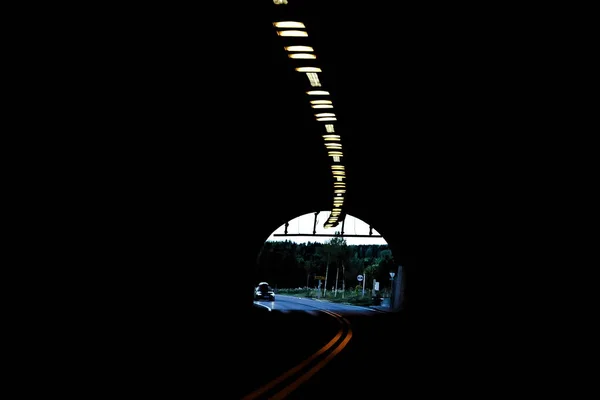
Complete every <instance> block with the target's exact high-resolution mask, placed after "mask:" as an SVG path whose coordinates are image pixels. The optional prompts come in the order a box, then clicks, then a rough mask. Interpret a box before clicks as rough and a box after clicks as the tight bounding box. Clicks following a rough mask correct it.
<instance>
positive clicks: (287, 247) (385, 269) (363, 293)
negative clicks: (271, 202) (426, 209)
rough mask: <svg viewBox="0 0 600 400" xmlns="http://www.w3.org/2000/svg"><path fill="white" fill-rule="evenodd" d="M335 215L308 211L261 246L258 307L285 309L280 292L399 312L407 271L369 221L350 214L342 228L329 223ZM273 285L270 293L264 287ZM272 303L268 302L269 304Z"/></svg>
mask: <svg viewBox="0 0 600 400" xmlns="http://www.w3.org/2000/svg"><path fill="white" fill-rule="evenodd" d="M330 214H331V212H330V211H319V212H311V213H306V214H303V215H300V216H297V217H296V218H293V219H291V220H290V221H286V222H285V223H284V224H282V225H281V226H279V227H278V228H277V229H275V230H274V231H273V232H272V233H271V235H269V237H268V238H267V239H266V241H265V242H264V244H263V246H262V247H261V249H260V251H259V253H258V255H257V258H256V268H255V272H254V275H255V278H254V282H256V283H255V288H254V290H255V292H254V302H255V306H260V307H266V308H268V309H270V310H271V309H285V307H283V306H279V303H276V302H275V299H274V297H275V293H277V294H285V295H291V296H296V297H304V298H307V299H317V300H319V301H332V302H337V303H344V304H353V305H356V306H363V307H370V306H380V307H385V308H387V309H389V310H394V311H398V310H401V308H402V300H403V289H404V284H405V282H404V280H403V269H402V266H401V265H397V264H396V262H395V260H394V255H393V252H392V250H391V249H390V247H389V244H388V242H387V241H386V240H385V238H384V237H383V236H382V235H381V234H379V232H378V231H377V230H376V229H374V227H373V226H371V225H369V224H367V223H366V222H364V221H363V220H361V219H359V218H356V217H355V216H352V215H345V216H344V217H343V219H342V222H341V223H340V224H339V225H338V226H337V227H330V228H327V227H325V226H324V225H323V222H324V221H327V220H328V218H329V216H330ZM260 283H262V284H263V286H266V284H269V286H270V290H269V292H268V293H266V292H264V291H263V290H260V288H259V284H260ZM265 302H266V303H265Z"/></svg>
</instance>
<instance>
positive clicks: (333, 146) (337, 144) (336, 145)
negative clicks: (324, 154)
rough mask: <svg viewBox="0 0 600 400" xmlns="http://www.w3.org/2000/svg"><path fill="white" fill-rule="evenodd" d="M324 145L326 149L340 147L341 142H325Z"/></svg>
mask: <svg viewBox="0 0 600 400" xmlns="http://www.w3.org/2000/svg"><path fill="white" fill-rule="evenodd" d="M325 147H327V148H328V149H341V148H342V144H341V143H325Z"/></svg>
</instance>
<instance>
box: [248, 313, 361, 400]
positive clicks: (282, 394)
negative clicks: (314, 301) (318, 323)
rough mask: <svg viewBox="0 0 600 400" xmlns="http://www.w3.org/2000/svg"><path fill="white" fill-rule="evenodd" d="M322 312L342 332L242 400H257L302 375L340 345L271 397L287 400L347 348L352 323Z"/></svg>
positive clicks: (273, 399)
mask: <svg viewBox="0 0 600 400" xmlns="http://www.w3.org/2000/svg"><path fill="white" fill-rule="evenodd" d="M320 311H321V312H324V313H326V314H328V315H331V316H333V317H334V318H336V320H337V321H338V322H339V323H340V325H342V326H341V327H340V330H339V331H338V333H337V334H336V335H335V336H334V337H333V339H331V340H330V341H329V342H328V343H327V344H326V345H325V346H323V347H321V348H320V349H319V350H318V351H317V352H316V353H314V354H313V355H311V356H310V357H308V358H307V359H305V360H304V361H302V362H301V363H300V364H298V365H296V366H295V367H293V368H291V369H289V370H288V371H287V372H285V373H283V374H282V375H280V376H279V377H277V378H275V379H273V380H272V381H271V382H269V383H267V384H266V385H264V386H262V387H261V388H259V389H257V390H255V391H254V392H252V393H250V394H248V395H246V396H244V397H243V398H242V400H253V399H256V398H257V397H258V396H260V395H262V394H264V393H265V392H267V391H269V390H271V389H273V388H274V387H275V386H276V385H278V384H280V383H281V382H283V381H284V380H286V379H288V378H289V377H291V376H293V375H294V374H300V373H301V372H302V369H303V368H306V366H307V365H308V364H310V363H311V362H312V361H314V360H315V359H317V358H318V357H320V356H322V355H323V354H324V353H325V352H326V351H327V350H329V349H330V348H331V347H332V346H334V345H335V344H336V343H338V345H337V347H336V348H335V349H334V350H332V351H331V352H330V353H329V354H328V355H327V356H326V357H324V358H322V359H321V360H320V361H319V362H318V363H317V364H316V365H315V366H313V367H312V368H310V369H309V370H308V371H306V372H304V373H303V374H302V375H300V376H298V378H296V379H295V380H294V381H293V382H292V383H290V384H289V385H287V386H285V387H283V388H282V389H281V390H280V391H279V392H277V393H276V394H275V395H274V396H272V397H270V398H269V399H272V400H281V399H283V398H285V397H286V396H288V395H289V394H290V393H292V392H293V391H294V390H296V389H297V388H298V387H299V386H300V385H301V384H302V383H304V382H306V381H307V380H308V379H310V378H311V377H312V376H313V375H314V374H316V373H317V372H318V371H319V370H320V369H321V368H323V367H324V366H325V365H326V364H327V363H328V362H329V361H331V359H333V357H335V356H336V355H337V354H338V353H339V352H340V351H342V350H343V349H344V347H346V345H347V344H348V342H349V341H350V339H351V338H352V329H351V328H350V322H349V321H348V320H347V319H346V318H344V317H342V316H341V315H339V314H336V313H333V312H330V311H327V310H320ZM344 328H347V332H346V333H345V334H344V331H345V329H344ZM342 336H344V338H343V339H342V340H341V342H339V340H340V338H342Z"/></svg>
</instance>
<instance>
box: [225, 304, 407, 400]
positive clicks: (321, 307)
mask: <svg viewBox="0 0 600 400" xmlns="http://www.w3.org/2000/svg"><path fill="white" fill-rule="evenodd" d="M255 305H256V309H257V312H256V320H255V322H256V325H255V327H256V329H254V330H252V331H251V333H250V335H249V336H247V337H246V339H248V340H251V346H250V348H252V349H253V354H254V356H252V354H250V355H249V356H248V357H247V362H243V363H237V364H236V365H237V367H239V368H241V369H239V370H237V372H236V373H235V376H236V377H238V380H237V381H238V385H237V386H236V388H235V389H236V390H235V392H234V393H228V394H226V395H225V394H224V393H222V394H223V395H225V396H226V397H227V398H240V399H244V400H254V399H267V398H269V399H283V398H289V399H292V398H293V399H301V398H329V397H330V396H331V394H333V393H335V394H337V395H340V396H345V397H348V398H356V397H357V396H358V395H359V394H362V395H365V396H369V395H374V394H375V392H374V391H376V390H384V389H385V383H386V377H387V376H391V375H390V374H389V372H390V371H389V370H388V368H390V366H393V365H394V362H393V361H392V362H391V363H390V357H395V356H396V355H397V354H398V349H399V348H400V347H401V346H402V339H401V337H402V335H401V329H400V328H401V324H400V323H399V316H398V315H397V314H396V313H393V314H389V313H383V312H381V311H377V310H374V309H371V308H369V307H358V306H351V305H344V304H337V303H330V302H326V301H319V300H312V299H305V298H295V297H291V296H282V295H278V296H277V298H276V301H274V302H269V301H259V302H255ZM390 379H391V378H390Z"/></svg>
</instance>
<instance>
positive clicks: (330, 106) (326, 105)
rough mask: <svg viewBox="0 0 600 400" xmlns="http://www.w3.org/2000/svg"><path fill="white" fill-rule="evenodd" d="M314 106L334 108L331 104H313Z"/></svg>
mask: <svg viewBox="0 0 600 400" xmlns="http://www.w3.org/2000/svg"><path fill="white" fill-rule="evenodd" d="M312 108H333V106H332V105H331V104H313V105H312Z"/></svg>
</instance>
